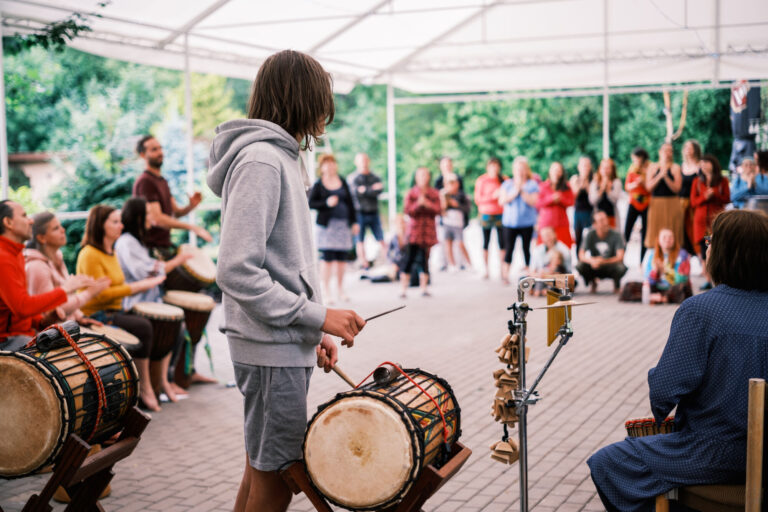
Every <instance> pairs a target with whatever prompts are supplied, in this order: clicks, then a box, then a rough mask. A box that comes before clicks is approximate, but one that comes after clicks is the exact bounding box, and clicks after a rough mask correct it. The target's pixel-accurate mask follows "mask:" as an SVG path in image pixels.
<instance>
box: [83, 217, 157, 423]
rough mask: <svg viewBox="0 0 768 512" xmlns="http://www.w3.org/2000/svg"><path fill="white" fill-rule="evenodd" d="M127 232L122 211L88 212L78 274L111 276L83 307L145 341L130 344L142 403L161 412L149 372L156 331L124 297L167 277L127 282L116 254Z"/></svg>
mask: <svg viewBox="0 0 768 512" xmlns="http://www.w3.org/2000/svg"><path fill="white" fill-rule="evenodd" d="M122 232H123V223H122V222H121V220H120V210H118V209H116V208H114V207H112V206H107V205H103V204H100V205H96V206H94V207H93V208H91V210H90V211H89V212H88V219H87V220H86V221H85V233H84V234H83V241H82V243H81V244H80V245H81V246H82V247H83V248H82V249H81V250H80V253H79V254H78V255H77V273H78V274H85V275H89V276H93V277H95V278H97V279H99V278H102V277H105V276H106V277H108V278H109V279H110V286H109V287H108V288H107V289H106V290H104V291H103V292H101V293H100V294H98V295H97V296H96V297H94V298H93V300H91V301H90V302H89V303H87V304H85V305H83V306H82V310H83V313H85V314H86V315H89V316H92V317H93V318H95V319H96V320H98V321H99V322H103V323H105V324H110V325H114V326H115V327H119V328H120V329H124V330H126V331H128V332H129V333H131V334H133V335H134V336H136V337H137V338H138V339H139V341H141V343H140V344H139V345H132V346H130V347H126V349H127V350H128V352H129V353H130V354H131V356H132V357H133V362H134V363H135V364H136V369H137V370H138V371H139V389H140V394H139V400H140V402H139V403H140V405H141V406H143V407H144V408H146V409H149V410H151V411H159V410H160V405H159V404H158V402H157V397H156V396H155V393H154V391H153V386H152V380H151V378H150V372H149V355H150V354H151V353H152V338H153V330H152V324H151V323H150V321H149V320H148V319H146V318H144V317H141V316H138V315H135V314H133V313H130V312H126V311H124V310H123V297H127V296H129V295H133V294H135V293H141V292H145V291H147V290H150V289H152V288H154V287H156V286H158V285H159V284H160V283H162V282H163V281H165V276H164V275H161V276H155V277H150V278H147V279H142V280H141V281H135V282H133V283H126V282H125V274H124V273H123V270H122V268H120V262H119V261H118V259H117V256H116V255H115V242H116V241H117V239H118V238H120V235H121V234H122Z"/></svg>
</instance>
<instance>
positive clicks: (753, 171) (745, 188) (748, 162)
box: [730, 158, 768, 208]
mask: <svg viewBox="0 0 768 512" xmlns="http://www.w3.org/2000/svg"><path fill="white" fill-rule="evenodd" d="M737 172H738V174H736V176H735V177H734V178H733V181H732V182H731V187H730V188H731V201H733V206H735V207H736V208H744V205H745V204H746V203H747V201H748V200H749V198H750V197H752V196H765V195H768V176H766V175H765V174H763V173H761V172H758V170H757V166H756V165H755V162H754V160H752V159H751V158H745V159H744V160H742V161H741V165H739V168H738V169H737Z"/></svg>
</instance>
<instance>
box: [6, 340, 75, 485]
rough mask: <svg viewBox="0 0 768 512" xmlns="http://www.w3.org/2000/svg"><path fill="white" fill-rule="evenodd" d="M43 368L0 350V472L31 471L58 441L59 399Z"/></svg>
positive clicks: (9, 473) (42, 461)
mask: <svg viewBox="0 0 768 512" xmlns="http://www.w3.org/2000/svg"><path fill="white" fill-rule="evenodd" d="M43 371H44V370H43V369H41V368H39V367H37V366H35V365H34V364H33V363H32V362H31V361H26V360H24V359H22V358H21V357H17V356H15V355H10V354H9V353H7V352H6V353H3V352H0V390H2V391H1V392H0V411H2V414H0V476H18V475H23V474H26V473H29V472H31V471H34V470H35V469H37V468H38V467H40V466H42V465H43V464H44V463H45V461H46V460H47V459H48V457H49V456H50V455H51V453H52V452H53V451H54V450H55V449H56V447H57V445H58V442H59V437H60V435H61V430H62V411H61V407H62V405H63V402H62V401H61V400H60V399H59V394H58V393H57V390H56V389H55V388H54V384H53V381H52V380H50V379H49V378H48V377H47V376H46V375H45V374H44V373H43ZM65 406H66V405H65Z"/></svg>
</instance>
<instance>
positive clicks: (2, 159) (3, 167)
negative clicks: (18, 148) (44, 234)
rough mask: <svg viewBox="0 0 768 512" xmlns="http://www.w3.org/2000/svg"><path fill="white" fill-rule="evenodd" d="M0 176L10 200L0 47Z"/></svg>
mask: <svg viewBox="0 0 768 512" xmlns="http://www.w3.org/2000/svg"><path fill="white" fill-rule="evenodd" d="M2 40H3V14H2V13H0V41H2ZM0 100H2V102H3V104H2V105H0V176H2V182H3V184H2V195H0V199H8V174H9V172H10V169H9V168H8V134H7V132H6V124H5V74H4V71H3V49H2V46H0Z"/></svg>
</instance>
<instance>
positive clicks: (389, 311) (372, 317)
mask: <svg viewBox="0 0 768 512" xmlns="http://www.w3.org/2000/svg"><path fill="white" fill-rule="evenodd" d="M404 307H405V304H403V305H402V306H397V307H396V308H393V309H390V310H388V311H384V312H383V313H379V314H377V315H373V316H369V317H368V318H366V319H365V322H366V323H368V322H370V321H371V320H373V319H375V318H379V317H380V316H384V315H388V314H390V313H394V312H395V311H397V310H399V309H403V308H404Z"/></svg>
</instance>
